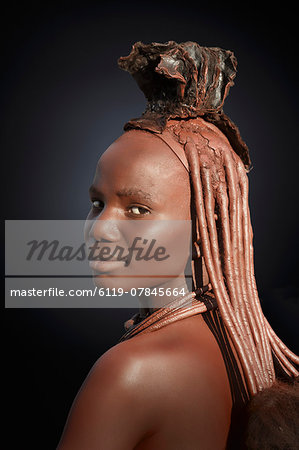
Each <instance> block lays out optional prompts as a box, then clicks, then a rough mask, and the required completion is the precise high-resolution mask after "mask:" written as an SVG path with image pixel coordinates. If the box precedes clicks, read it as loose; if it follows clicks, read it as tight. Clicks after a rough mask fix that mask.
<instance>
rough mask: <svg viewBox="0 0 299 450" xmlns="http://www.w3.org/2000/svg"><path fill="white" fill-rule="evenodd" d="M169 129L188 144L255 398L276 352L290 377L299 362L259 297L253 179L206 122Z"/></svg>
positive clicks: (232, 329) (222, 303)
mask: <svg viewBox="0 0 299 450" xmlns="http://www.w3.org/2000/svg"><path fill="white" fill-rule="evenodd" d="M167 129H168V131H172V135H173V137H174V138H175V139H177V140H178V141H179V142H180V143H181V144H183V145H184V149H185V154H186V156H187V159H188V162H189V167H190V177H191V183H192V187H193V190H194V200H195V207H196V215H197V217H196V219H197V221H198V228H199V232H200V237H201V240H200V245H201V253H202V254H203V256H204V260H205V264H206V267H207V271H208V274H209V277H210V282H211V284H212V287H213V292H214V294H215V297H216V300H217V304H218V307H219V310H220V312H221V315H222V318H223V321H224V325H225V327H226V329H227V330H228V332H229V335H230V338H231V340H232V343H233V345H234V347H235V349H236V351H237V354H238V357H239V360H240V363H241V366H242V369H243V372H244V377H245V379H246V383H247V388H248V390H249V392H250V394H251V395H254V394H256V393H257V392H259V391H261V390H263V389H265V388H267V387H270V386H271V385H272V384H273V382H274V380H275V371H274V364H273V358H272V352H274V354H275V356H276V358H277V360H278V362H279V364H280V365H281V367H282V369H283V370H284V371H285V373H286V374H287V375H289V376H290V375H291V376H295V377H297V376H298V375H299V373H298V371H297V370H296V368H295V367H294V365H293V364H292V362H294V363H297V362H298V357H297V356H296V355H294V354H293V353H292V352H291V351H290V350H289V349H288V348H287V347H286V346H285V345H284V344H283V343H282V342H281V341H280V340H279V338H278V337H277V336H276V335H275V333H274V331H273V330H272V328H271V327H270V325H269V323H268V322H267V321H266V319H265V317H264V315H263V312H262V309H261V305H260V301H259V298H258V292H257V287H256V281H255V275H254V265H253V245H252V238H253V233H252V227H251V222H250V212H249V206H248V177H247V174H246V169H245V167H244V164H243V162H242V161H241V160H240V158H239V157H238V155H236V154H235V153H234V151H233V150H232V148H231V146H230V145H229V143H228V141H227V140H226V139H225V137H224V136H223V135H222V142H221V144H220V145H219V138H220V134H219V132H218V131H217V129H216V128H215V127H213V126H212V125H208V126H207V124H206V123H205V122H204V121H203V120H202V119H190V120H188V121H175V120H170V121H169V123H168V126H167ZM217 139H218V141H217ZM213 140H214V141H215V142H216V143H217V145H215V144H213V143H212V141H213ZM216 211H217V213H216V214H215V212H216ZM218 216H219V217H218ZM289 359H291V361H292V362H290V361H289Z"/></svg>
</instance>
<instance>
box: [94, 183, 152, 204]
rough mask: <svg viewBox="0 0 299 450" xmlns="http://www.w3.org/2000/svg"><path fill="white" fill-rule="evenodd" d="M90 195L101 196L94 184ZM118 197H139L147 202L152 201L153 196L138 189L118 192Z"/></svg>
mask: <svg viewBox="0 0 299 450" xmlns="http://www.w3.org/2000/svg"><path fill="white" fill-rule="evenodd" d="M89 194H90V195H92V194H100V191H99V190H98V189H97V188H96V187H95V186H94V185H93V184H92V185H91V186H90V188H89ZM116 195H117V196H118V197H132V196H134V195H135V196H138V197H143V198H144V199H145V200H152V201H153V196H152V195H151V194H150V193H149V192H145V191H143V190H142V189H136V188H123V189H120V190H118V191H117V192H116Z"/></svg>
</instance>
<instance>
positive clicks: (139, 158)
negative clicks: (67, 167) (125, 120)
mask: <svg viewBox="0 0 299 450" xmlns="http://www.w3.org/2000/svg"><path fill="white" fill-rule="evenodd" d="M118 169H122V170H123V171H125V172H127V173H131V172H134V173H136V172H137V174H143V175H147V176H151V177H161V176H162V177H167V176H173V175H175V176H180V174H181V175H182V176H183V175H185V178H187V176H186V174H185V168H184V167H183V165H182V163H181V162H180V161H179V160H178V158H177V157H176V155H174V154H173V152H172V151H171V150H170V149H169V148H168V146H167V145H166V144H165V143H164V142H163V141H162V140H161V139H159V138H158V137H157V136H155V135H153V134H152V133H150V132H146V131H143V130H130V131H127V132H126V133H124V134H123V135H122V136H120V137H119V138H118V139H117V140H116V141H114V142H113V143H112V144H111V145H110V146H109V147H108V149H107V150H106V151H105V152H104V153H103V155H102V156H101V158H100V159H99V162H98V170H100V171H103V170H105V171H107V170H109V171H110V172H111V171H112V172H115V171H118Z"/></svg>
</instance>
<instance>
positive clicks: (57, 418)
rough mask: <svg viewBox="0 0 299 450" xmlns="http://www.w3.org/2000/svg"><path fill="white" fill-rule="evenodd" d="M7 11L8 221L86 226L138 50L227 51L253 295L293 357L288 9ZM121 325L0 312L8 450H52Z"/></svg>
mask: <svg viewBox="0 0 299 450" xmlns="http://www.w3.org/2000/svg"><path fill="white" fill-rule="evenodd" d="M10 4H11V8H10V10H9V11H7V15H5V16H4V22H5V23H4V26H3V27H2V29H4V30H5V33H4V38H3V39H4V42H5V52H4V55H2V61H4V70H3V81H2V88H3V89H2V90H3V97H2V98H3V104H4V115H3V119H2V123H3V125H4V134H3V136H4V144H3V146H2V148H3V153H2V155H4V157H5V166H4V176H5V179H6V186H5V188H4V189H3V192H4V198H5V203H6V206H5V218H6V219H84V218H85V217H86V215H87V212H88V210H89V200H88V195H87V190H88V187H89V185H90V183H91V180H92V177H93V172H94V168H95V164H96V162H97V159H98V157H99V155H100V154H101V152H103V151H104V150H105V148H106V147H107V146H108V145H109V144H110V143H111V142H112V141H113V140H114V139H115V138H117V137H118V136H119V135H120V134H121V133H122V126H123V124H124V123H125V122H126V121H127V120H128V119H130V118H131V117H136V116H138V115H140V113H141V112H142V111H143V109H144V105H145V100H144V98H143V95H142V93H141V92H139V90H138V88H137V86H136V85H135V82H134V81H133V79H131V76H130V75H129V74H127V73H125V72H123V71H121V70H120V69H118V67H117V58H118V57H119V56H124V55H127V54H128V53H129V52H130V49H131V46H132V44H133V43H134V42H136V41H138V40H140V41H143V42H145V43H149V42H153V41H156V42H166V41H168V40H175V41H177V42H183V41H187V40H191V41H196V42H198V43H199V44H201V45H206V46H219V47H222V48H225V49H230V50H233V51H234V53H235V55H236V57H237V59H238V75H237V78H236V80H235V86H234V87H233V88H232V89H231V91H230V95H229V97H228V99H227V100H226V103H225V112H226V113H227V114H228V115H229V116H230V117H231V118H232V119H233V121H235V123H236V124H237V125H238V126H239V128H240V130H241V134H242V136H243V138H244V140H245V141H246V142H247V144H248V146H249V148H250V151H251V159H252V162H253V166H254V168H253V170H252V172H251V173H250V174H249V178H250V205H251V215H252V222H253V228H254V245H255V264H256V277H257V282H258V288H259V292H260V297H261V300H262V305H263V309H264V312H265V314H266V316H267V317H268V319H269V321H270V323H271V324H272V326H273V327H274V328H275V330H277V332H278V334H279V335H280V337H281V338H282V339H283V340H284V341H285V342H286V343H287V344H288V345H289V346H290V347H291V348H292V349H295V350H296V344H297V342H296V340H297V337H298V336H296V320H298V290H297V286H296V261H297V254H298V239H297V234H296V231H297V227H298V222H297V210H298V200H297V195H298V194H297V180H298V157H297V153H298V144H297V127H298V121H297V115H296V112H297V103H298V89H297V77H298V76H297V70H298V69H297V64H298V62H297V49H296V32H297V24H296V23H295V21H296V13H295V11H293V10H292V7H291V4H290V5H288V4H287V3H286V2H284V3H283V4H279V3H276V5H277V6H275V5H274V3H273V4H272V7H271V9H264V5H263V4H262V3H260V7H259V8H258V7H255V8H254V9H253V7H252V6H249V5H250V3H248V2H247V3H243V2H240V4H239V5H238V4H236V5H233V4H232V3H231V2H230V3H229V4H228V5H227V6H226V5H224V4H223V5H222V6H221V7H216V6H215V5H214V6H209V7H208V6H206V5H205V3H204V2H201V1H198V2H196V3H192V2H185V3H184V2H176V1H171V2H170V1H169V2H157V1H152V2H148V1H140V2H139V3H137V2H135V3H133V2H113V1H111V2H109V4H108V3H107V4H105V3H102V4H101V5H100V2H88V1H86V2H81V3H76V2H71V3H66V2H59V3H56V4H55V3H53V2H52V3H51V4H50V3H49V4H47V3H45V2H40V3H39V4H34V3H32V2H30V1H29V2H24V3H22V4H19V3H16V2H10ZM112 119H113V123H112ZM130 313H131V310H126V309H123V310H110V309H99V310H71V309H65V310H62V309H61V310H54V309H48V310H46V309H44V310H42V309H35V310H30V309H27V310H26V309H19V310H12V309H7V310H5V316H6V320H5V323H6V332H5V346H6V349H7V359H6V363H5V365H3V366H2V367H3V368H2V370H3V372H5V374H6V375H7V377H6V384H5V391H6V393H8V402H7V409H6V410H5V411H6V416H7V427H6V429H7V430H8V445H7V446H6V447H5V448H11V449H17V448H22V449H27V448H28V449H30V450H33V449H54V448H55V446H56V444H57V442H58V440H59V436H60V434H61V431H62V428H63V425H64V422H65V419H66V416H67V413H68V410H69V408H70V405H71V403H72V400H73V398H74V396H75V394H76V392H77V391H78V389H79V387H80V385H81V383H82V382H83V380H84V378H85V376H86V375H87V373H88V371H89V369H90V368H91V366H92V364H93V363H94V362H95V361H96V359H97V358H98V357H99V356H100V355H101V354H102V353H103V352H105V351H106V350H107V349H108V348H109V347H111V346H113V345H115V344H116V343H117V340H118V338H119V337H120V336H121V334H122V333H123V322H124V320H125V319H126V318H127V317H128V316H130ZM297 350H298V347H297Z"/></svg>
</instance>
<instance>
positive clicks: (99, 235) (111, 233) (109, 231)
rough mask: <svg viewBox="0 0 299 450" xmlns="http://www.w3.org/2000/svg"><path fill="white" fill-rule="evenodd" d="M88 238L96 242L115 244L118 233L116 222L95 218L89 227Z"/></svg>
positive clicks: (118, 237) (117, 239)
mask: <svg viewBox="0 0 299 450" xmlns="http://www.w3.org/2000/svg"><path fill="white" fill-rule="evenodd" d="M89 236H90V237H91V238H93V239H94V240H96V241H111V242H117V241H119V240H120V232H119V227H118V221H117V220H111V219H102V218H97V219H95V220H94V221H93V223H92V224H91V227H90V231H89Z"/></svg>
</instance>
